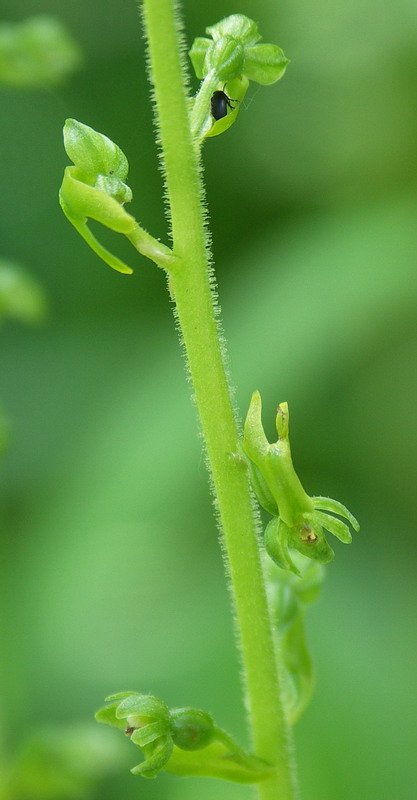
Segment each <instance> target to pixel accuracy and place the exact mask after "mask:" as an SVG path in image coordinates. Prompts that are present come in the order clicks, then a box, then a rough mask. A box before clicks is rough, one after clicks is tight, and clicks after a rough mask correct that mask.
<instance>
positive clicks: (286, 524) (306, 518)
mask: <svg viewBox="0 0 417 800" xmlns="http://www.w3.org/2000/svg"><path fill="white" fill-rule="evenodd" d="M261 413H262V402H261V397H260V394H259V392H254V394H253V395H252V400H251V404H250V406H249V411H248V414H247V417H246V422H245V429H244V437H243V450H244V452H245V455H246V456H247V457H248V459H249V469H250V473H251V481H252V486H253V489H254V492H255V494H256V496H257V498H258V500H259V503H260V504H261V505H262V506H263V508H265V509H266V511H268V512H269V513H270V514H272V516H273V519H272V520H271V521H270V523H269V525H268V526H267V528H266V531H265V548H266V550H267V552H268V553H269V555H270V556H271V558H272V559H273V560H274V561H275V563H276V564H278V566H280V567H284V568H285V569H289V570H291V571H292V572H294V573H295V574H296V575H299V574H300V573H299V570H298V568H297V567H296V565H295V564H294V561H293V560H292V558H291V555H290V550H291V549H294V550H298V552H299V553H301V554H302V555H304V556H308V557H309V558H313V559H315V560H316V561H319V562H320V563H321V564H327V563H329V562H330V561H332V560H333V558H334V552H333V550H332V548H331V547H330V545H329V544H328V542H327V539H326V536H325V531H328V532H329V533H332V534H333V535H334V536H336V538H337V539H339V540H340V541H341V542H343V543H344V544H349V543H350V542H351V541H352V535H351V533H350V530H349V528H348V526H347V525H346V524H345V523H344V522H342V520H340V519H338V518H337V517H334V516H332V515H333V514H337V515H338V516H339V517H343V518H344V519H346V520H347V521H348V522H349V523H350V524H351V526H352V528H353V530H355V531H358V530H359V523H358V522H357V520H356V519H355V517H354V516H353V515H352V514H351V513H350V511H348V509H347V508H346V506H344V505H342V503H339V502H338V501H337V500H331V499H330V497H309V495H308V494H307V493H306V492H305V491H304V489H303V487H302V485H301V482H300V480H299V478H298V475H297V473H296V472H295V470H294V467H293V463H292V459H291V449H290V441H289V436H288V423H289V414H288V406H287V404H286V403H281V404H280V405H279V406H278V413H277V418H276V428H277V433H278V441H277V442H274V443H273V444H270V443H269V442H268V440H267V438H266V436H265V432H264V429H263V426H262V418H261Z"/></svg>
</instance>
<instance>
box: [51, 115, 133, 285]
mask: <svg viewBox="0 0 417 800" xmlns="http://www.w3.org/2000/svg"><path fill="white" fill-rule="evenodd" d="M64 146H65V150H66V152H67V155H68V156H69V158H71V160H72V161H73V163H74V166H72V167H66V169H65V172H64V180H63V182H62V186H61V189H60V192H59V201H60V204H61V207H62V210H63V212H64V214H65V215H66V216H67V217H68V219H69V221H70V222H71V223H72V224H73V225H74V227H75V228H76V229H77V231H78V232H79V233H80V234H81V236H82V237H83V238H84V239H85V241H86V242H87V244H89V245H90V247H91V248H92V250H94V252H95V253H97V255H99V256H100V258H102V259H103V261H105V262H106V264H108V265H109V266H110V267H113V269H116V270H117V271H118V272H124V273H131V272H132V269H131V268H130V267H128V266H127V265H126V264H124V263H123V261H121V260H120V259H119V258H117V257H116V256H114V255H113V254H112V253H110V252H109V251H108V250H106V248H104V247H103V246H102V245H101V244H100V243H99V242H98V241H97V239H96V238H95V236H94V235H93V234H92V232H91V231H90V229H89V227H88V225H87V220H88V219H94V220H97V222H101V223H102V224H103V225H106V227H108V228H110V229H111V230H113V231H116V232H117V233H123V234H125V235H128V234H131V233H132V232H133V230H134V228H135V226H136V220H135V218H134V217H132V216H131V214H128V213H127V211H125V209H124V208H123V204H124V203H128V202H129V201H130V200H131V199H132V192H131V190H130V188H129V186H127V185H126V184H125V183H124V180H125V178H126V177H127V173H128V168H129V165H128V162H127V158H126V156H125V155H124V153H123V152H122V151H121V149H120V147H118V146H117V145H116V144H114V142H112V141H111V140H110V139H108V137H107V136H104V135H103V134H102V133H97V131H95V130H93V129H92V128H90V127H88V125H84V124H83V123H82V122H77V120H75V119H67V120H66V123H65V126H64Z"/></svg>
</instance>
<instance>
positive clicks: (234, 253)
mask: <svg viewBox="0 0 417 800" xmlns="http://www.w3.org/2000/svg"><path fill="white" fill-rule="evenodd" d="M206 5H207V8H206ZM0 10H1V16H2V18H3V19H5V20H10V21H17V20H22V19H24V18H25V17H26V16H29V15H33V14H35V13H53V14H54V15H56V16H58V17H59V19H60V20H61V21H62V22H63V23H64V24H65V25H66V27H67V28H68V29H69V31H70V32H71V33H72V35H73V37H74V38H75V40H76V41H77V42H78V44H79V45H80V47H81V49H82V52H83V54H84V64H83V66H82V67H81V68H80V69H79V70H78V71H77V72H75V73H74V74H73V75H72V76H71V78H70V79H68V81H67V82H66V83H65V84H64V85H63V86H60V87H59V88H54V89H51V88H47V87H45V88H38V89H17V88H16V89H11V88H5V87H4V88H2V89H1V90H0V114H1V119H2V124H1V130H0V140H1V158H0V175H1V179H0V180H1V187H2V214H1V221H0V226H1V233H0V242H1V244H0V255H1V256H2V257H4V258H9V259H13V260H14V261H17V262H19V263H20V264H22V265H24V266H25V267H26V268H27V269H28V271H30V273H31V274H32V275H33V276H34V277H36V278H37V279H38V281H39V282H40V284H41V286H42V287H43V289H44V291H45V293H46V296H47V301H48V307H49V310H48V313H47V316H46V319H45V321H44V322H43V323H42V324H40V325H38V326H36V327H28V326H26V327H25V326H22V325H21V324H18V323H17V322H8V323H7V324H5V325H3V327H2V330H1V336H2V338H1V348H0V350H1V398H0V400H1V406H2V410H3V413H4V414H6V415H7V418H8V427H9V441H8V448H7V451H6V452H5V454H4V456H3V459H2V465H1V470H2V483H3V490H2V509H3V510H2V540H3V544H2V567H1V578H2V581H1V582H2V608H1V627H2V640H3V645H2V656H1V659H2V666H1V669H2V676H1V680H2V686H3V692H2V710H1V714H2V728H3V734H2V738H3V746H4V753H3V757H4V764H5V766H4V770H5V771H7V763H10V759H12V758H23V759H24V758H25V757H26V756H25V753H26V752H27V751H28V752H31V751H30V747H31V746H32V748H33V747H34V748H35V750H36V747H40V746H41V745H39V742H42V741H43V740H44V738H45V736H46V737H48V736H49V737H50V739H51V740H52V741H54V742H56V743H57V742H59V739H60V737H64V738H65V737H66V736H67V737H68V736H69V737H71V736H73V737H74V736H75V739H77V736H76V733H75V734H74V730H75V731H76V730H78V728H77V729H74V730H73V728H72V727H71V726H78V725H87V724H88V723H89V722H90V720H91V719H92V715H93V713H94V711H95V710H96V709H97V708H98V707H99V706H100V705H101V704H102V701H103V698H104V696H105V695H106V694H108V693H110V692H115V691H118V690H122V689H137V690H139V691H144V692H147V691H149V692H151V693H153V694H156V695H158V696H160V697H162V698H164V699H165V700H166V702H167V703H168V704H169V705H170V706H180V705H196V706H199V707H202V708H206V709H207V710H210V711H212V712H213V714H214V716H215V718H216V720H217V721H218V723H219V724H221V725H222V726H224V727H229V728H230V730H231V731H233V732H235V733H236V734H237V735H239V736H240V738H241V740H242V742H243V743H244V742H245V735H246V734H245V730H244V724H243V714H242V707H241V700H240V687H239V665H238V660H237V657H236V654H235V651H234V645H233V633H232V622H231V618H230V613H229V603H228V595H227V590H226V588H225V584H224V578H223V566H222V560H221V555H220V552H219V547H218V544H217V533H216V528H215V523H214V520H213V513H212V506H211V500H210V496H209V493H208V489H207V476H206V470H205V464H204V455H203V447H202V441H201V438H199V436H198V424H197V419H196V413H195V410H194V408H193V405H192V402H191V399H190V393H191V392H190V386H189V385H188V384H187V382H186V380H185V374H184V372H185V371H184V361H183V357H182V355H181V352H180V349H179V346H178V341H177V336H176V333H175V329H174V324H173V318H172V314H171V311H170V308H169V302H168V301H167V295H166V289H165V284H164V278H163V274H162V272H161V271H159V270H157V269H155V268H154V266H153V265H152V264H151V263H150V262H148V261H146V260H145V259H142V258H141V257H140V256H138V255H136V254H135V252H134V251H133V250H132V252H130V250H131V248H130V245H128V243H127V242H124V241H123V240H122V237H118V236H117V235H116V234H112V233H110V232H108V233H107V234H106V232H104V231H103V233H102V234H101V238H102V239H103V241H105V242H107V244H109V245H110V246H112V247H113V249H114V251H115V252H117V253H118V254H119V255H120V256H121V257H122V258H124V259H125V260H127V262H128V263H129V264H131V265H132V266H134V267H135V274H134V275H133V276H132V277H130V278H129V277H124V276H120V275H118V274H117V273H115V272H113V271H112V270H111V269H109V268H108V267H106V266H105V265H104V264H102V263H101V262H100V261H99V260H98V258H97V257H96V256H95V255H94V254H93V253H92V252H91V251H90V250H89V249H88V248H87V246H86V245H85V243H84V242H83V241H82V240H81V238H80V237H78V236H77V234H76V233H75V231H74V230H73V229H72V228H71V226H70V225H69V223H68V222H67V221H66V219H65V218H64V216H63V214H62V213H61V211H60V208H59V206H58V203H57V192H58V188H59V185H60V182H61V178H62V172H63V169H64V167H65V165H66V164H67V163H68V159H67V157H66V155H65V152H64V150H63V145H62V125H63V121H64V119H65V118H66V117H75V118H76V119H79V120H81V121H82V122H84V123H86V124H88V125H91V126H92V127H94V128H95V129H97V130H99V131H101V132H103V133H106V134H107V135H108V136H109V137H110V138H112V139H113V140H114V141H116V142H117V143H118V144H119V145H120V146H121V147H122V149H123V150H124V152H125V153H126V155H127V156H128V159H129V163H130V174H129V184H130V185H131V186H132V188H133V192H134V200H133V203H132V205H131V210H132V213H133V214H134V215H135V216H136V217H137V218H139V219H140V220H141V221H142V223H143V224H144V226H145V227H146V228H148V229H149V230H150V231H151V232H152V233H153V234H154V235H156V236H161V237H162V238H164V239H165V240H166V222H165V219H164V211H163V205H162V202H161V199H160V196H161V176H160V173H159V171H158V160H157V150H156V146H155V144H154V134H153V123H152V112H151V105H150V101H149V89H148V86H147V83H146V75H145V67H144V42H143V37H142V35H141V30H140V27H139V20H138V13H137V8H136V5H135V2H134V0H118V2H112V3H104V4H103V2H101V0H89V2H88V3H85V2H82V0H72V2H71V3H64V2H63V1H62V0H61V2H60V1H59V0H58V1H57V0H55V1H54V2H52V0H51V1H50V2H47V0H19V3H16V2H15V0H2V2H1V4H0ZM235 11H240V12H242V13H245V14H247V15H248V16H251V17H254V18H255V19H256V20H257V22H258V23H259V27H260V31H261V33H263V35H264V39H265V40H266V41H273V42H276V43H278V44H279V45H280V46H282V48H283V49H284V51H285V53H286V54H287V55H288V57H289V58H290V59H291V64H290V66H289V69H288V71H287V74H286V76H285V78H284V79H283V81H282V82H281V83H279V84H277V85H275V86H272V87H270V88H265V89H261V88H257V87H254V88H252V89H251V90H250V91H249V93H248V95H247V97H246V98H245V106H244V108H243V109H242V111H241V113H240V115H239V118H238V123H237V124H236V125H234V126H233V127H232V128H231V129H230V131H229V132H228V133H227V134H225V135H224V136H221V137H218V138H215V139H212V140H209V141H208V142H207V143H206V145H205V150H204V159H205V167H206V183H207V194H208V201H209V207H210V217H211V228H212V232H213V242H214V244H213V249H214V256H215V262H216V269H217V276H218V282H219V291H220V299H221V306H222V316H223V321H224V328H225V333H226V337H227V339H228V343H229V353H230V369H231V372H232V375H233V382H234V384H235V386H236V387H237V393H236V397H237V403H238V405H239V407H240V409H241V412H242V414H243V413H245V410H246V408H247V405H248V402H249V398H250V393H251V392H252V390H253V389H254V388H259V389H260V391H261V393H262V395H263V398H264V407H265V421H267V419H268V415H269V423H268V424H269V429H270V431H271V433H272V428H273V415H274V408H275V406H276V404H277V402H279V401H282V400H288V401H289V403H290V408H291V415H292V446H293V456H294V461H295V464H296V468H297V471H298V473H299V474H300V477H301V478H302V481H303V483H304V485H305V487H306V489H307V491H309V492H310V493H311V494H328V495H330V496H331V497H336V498H338V499H340V500H341V501H342V502H345V503H346V504H347V505H348V507H349V508H350V509H351V510H352V511H353V512H354V513H355V514H356V515H357V516H358V517H359V519H360V521H361V524H362V531H361V533H360V534H359V535H358V536H356V537H355V540H354V543H353V544H352V546H351V547H349V548H345V547H344V546H343V545H336V560H335V562H334V564H333V565H332V566H331V567H330V568H329V569H328V575H327V581H326V585H325V590H324V595H323V597H322V599H321V602H320V603H319V604H318V605H317V606H316V607H315V608H314V609H313V610H312V611H311V612H310V616H309V618H308V623H307V624H308V630H309V640H310V644H311V647H312V650H313V655H314V660H315V664H316V670H317V689H316V693H315V696H314V699H313V702H312V704H311V706H310V707H309V709H308V710H307V712H306V713H305V716H304V717H303V719H302V720H301V721H300V722H299V723H298V724H297V727H296V746H297V754H298V762H299V768H300V776H301V785H302V795H303V797H304V798H309V800H334V798H335V797H337V798H338V800H347V799H348V798H349V799H350V798H367V799H369V800H371V799H372V800H373V799H374V798H375V800H376V798H378V799H379V798H381V797H392V798H395V800H411V798H414V797H415V785H416V776H415V766H414V765H415V753H414V744H415V741H416V726H415V719H416V712H417V699H416V693H415V668H416V651H417V641H416V635H415V608H416V589H415V585H416V584H415V572H414V570H415V567H414V561H415V558H416V514H415V495H416V489H415V482H416V480H415V475H416V469H415V449H416V446H415V443H416V433H415V416H416V403H417V391H416V390H417V386H416V383H417V377H416V369H415V363H416V354H417V326H416V314H415V307H416V300H417V274H416V253H417V248H416V194H417V193H416V188H417V186H416V183H417V181H416V167H417V161H416V155H415V153H416V138H417V136H416V135H417V123H416V119H417V115H416V112H417V94H416V91H415V75H416V66H417V55H416V53H417V49H416V39H417V36H416V33H417V7H416V5H415V3H414V2H412V1H411V0H399V2H397V3H395V4H394V3H391V4H386V5H384V6H381V5H378V4H375V3H374V2H371V0H361V2H359V0H353V2H351V3H348V4H347V3H341V2H338V3H333V4H329V3H327V2H324V1H323V0H316V2H314V3H312V4H307V5H306V4H305V3H304V4H303V3H301V2H299V0H296V1H295V2H289V0H282V2H280V3H277V2H275V0H274V2H272V0H261V2H257V3H253V2H252V3H251V2H246V0H241V2H240V4H239V5H238V6H236V5H230V4H228V3H225V2H223V0H221V1H220V0H212V2H211V3H210V6H208V4H205V3H201V4H197V3H192V2H191V0H185V2H184V16H185V26H186V33H187V39H188V42H189V43H190V44H191V42H192V40H193V38H194V36H197V35H203V34H204V28H205V26H206V25H208V24H212V23H214V22H216V21H217V20H218V19H220V18H221V17H223V16H226V15H227V14H229V13H232V12H235ZM193 86H195V87H196V86H197V83H196V82H194V83H193ZM100 233H101V232H100ZM40 728H42V729H45V728H46V729H47V731H49V733H48V732H46V733H45V730H44V731H43V732H39V729H40ZM94 730H95V729H94ZM97 730H98V726H97ZM71 731H72V733H71ZM82 735H83V736H86V737H87V738H88V737H93V739H94V736H95V734H94V732H92V731H90V730H89V729H88V728H86V730H85V731H84V733H83V734H82ZM42 737H44V738H42ZM119 738H120V737H119V736H118V734H117V733H116V732H114V731H112V730H107V729H102V730H101V731H100V741H99V742H98V741H97V742H95V743H94V742H93V745H94V746H93V745H92V749H91V759H90V764H95V765H96V767H95V768H96V770H97V773H99V776H101V778H100V777H98V783H97V782H94V781H93V782H92V784H91V786H90V788H88V786H87V784H86V783H84V782H83V780H82V779H80V786H79V788H78V789H77V788H76V786H74V787H73V788H71V787H70V789H68V787H67V788H65V786H64V785H63V786H61V787H58V788H57V789H53V788H52V789H51V788H49V789H48V787H46V786H44V785H42V781H41V783H40V788H39V787H38V788H36V786H35V784H36V775H35V776H34V779H33V782H32V784H31V785H30V786H29V787H26V788H25V789H22V793H21V795H20V796H19V797H21V800H34V799H35V798H39V800H41V798H42V799H43V800H46V798H48V797H51V798H58V800H62V799H64V800H65V798H67V797H69V798H71V797H74V798H78V797H80V798H81V797H82V798H88V800H98V798H100V800H110V798H115V797H117V798H121V799H122V800H128V798H136V797H140V798H143V799H144V800H151V799H152V798H159V799H161V800H163V799H164V798H169V800H177V798H178V800H188V799H190V800H191V799H192V800H195V798H199V800H206V799H207V800H208V799H209V798H213V797H216V800H217V799H218V800H235V799H236V800H237V798H242V800H243V798H250V797H251V796H252V791H251V789H250V788H245V787H239V786H235V785H232V784H230V785H229V784H226V783H224V784H223V783H221V782H218V781H211V780H204V779H187V780H181V779H178V778H174V777H172V776H162V777H160V778H158V780H157V781H145V780H142V779H140V778H137V777H133V776H132V775H130V773H129V767H131V766H133V765H134V764H135V763H137V762H138V760H139V758H138V753H137V751H136V749H135V748H133V747H132V745H131V744H130V743H129V742H125V741H124V740H122V742H121V744H122V745H124V747H120V749H119V748H118V745H119V744H120V742H119ZM30 741H32V742H35V744H32V745H30ZM78 741H81V739H79V740H78ZM28 742H29V744H28ZM96 745H97V747H98V750H99V751H100V757H97V760H95V758H94V754H93V751H94V747H95V746H96ZM86 747H87V746H86ZM103 748H107V750H106V753H107V755H106V756H105V757H103V752H104V751H103ZM70 749H71V748H70ZM71 752H72V753H73V757H74V758H75V761H76V762H77V764H79V763H80V762H79V758H80V756H79V755H77V754H75V755H74V749H73V750H72V751H71ZM87 752H90V751H89V750H88V748H87V749H86V750H85V752H84V755H85V753H87ZM16 754H17V755H16ZM28 758H29V759H30V756H28ZM100 759H101V761H100ZM102 762H103V763H102ZM81 771H82V769H81ZM93 771H94V770H93ZM35 772H36V771H35ZM87 772H88V769H87ZM51 782H52V783H53V781H52V778H51ZM52 783H51V785H52ZM87 783H88V782H87ZM86 786H87V788H86ZM36 792H38V794H37V793H36ZM48 792H49V794H48ZM54 792H55V793H54ZM71 793H72V794H71ZM277 800H278V799H277Z"/></svg>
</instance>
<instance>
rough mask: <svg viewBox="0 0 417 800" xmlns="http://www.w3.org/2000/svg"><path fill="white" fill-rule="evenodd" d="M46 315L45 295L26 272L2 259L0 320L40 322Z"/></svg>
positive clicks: (0, 269) (0, 267)
mask: <svg viewBox="0 0 417 800" xmlns="http://www.w3.org/2000/svg"><path fill="white" fill-rule="evenodd" d="M44 314H45V295H44V293H43V291H42V290H41V288H40V286H39V284H38V282H37V281H36V280H34V279H33V277H31V276H30V275H29V274H28V273H27V272H26V271H25V270H23V269H22V268H21V267H19V266H18V265H17V264H14V263H13V262H10V261H5V260H4V259H1V258H0V320H1V321H2V320H3V319H7V318H11V319H16V320H19V321H20V322H30V323H33V322H39V321H40V320H41V319H42V318H43V317H44Z"/></svg>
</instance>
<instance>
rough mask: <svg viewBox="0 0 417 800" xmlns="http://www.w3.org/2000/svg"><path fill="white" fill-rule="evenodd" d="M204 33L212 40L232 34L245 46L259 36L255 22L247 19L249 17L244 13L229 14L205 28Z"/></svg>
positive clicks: (255, 40)
mask: <svg viewBox="0 0 417 800" xmlns="http://www.w3.org/2000/svg"><path fill="white" fill-rule="evenodd" d="M206 33H208V34H209V35H210V36H211V37H212V39H214V41H217V40H218V39H221V38H222V37H223V36H233V38H234V39H237V40H238V41H240V42H241V43H242V44H243V45H246V46H250V45H253V44H256V42H258V41H259V39H260V38H261V35H260V33H259V31H258V26H257V24H256V22H254V21H253V20H252V19H249V17H245V15H244V14H230V16H228V17H225V18H224V19H221V20H220V22H217V23H216V24H215V25H211V26H210V27H209V28H206Z"/></svg>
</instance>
